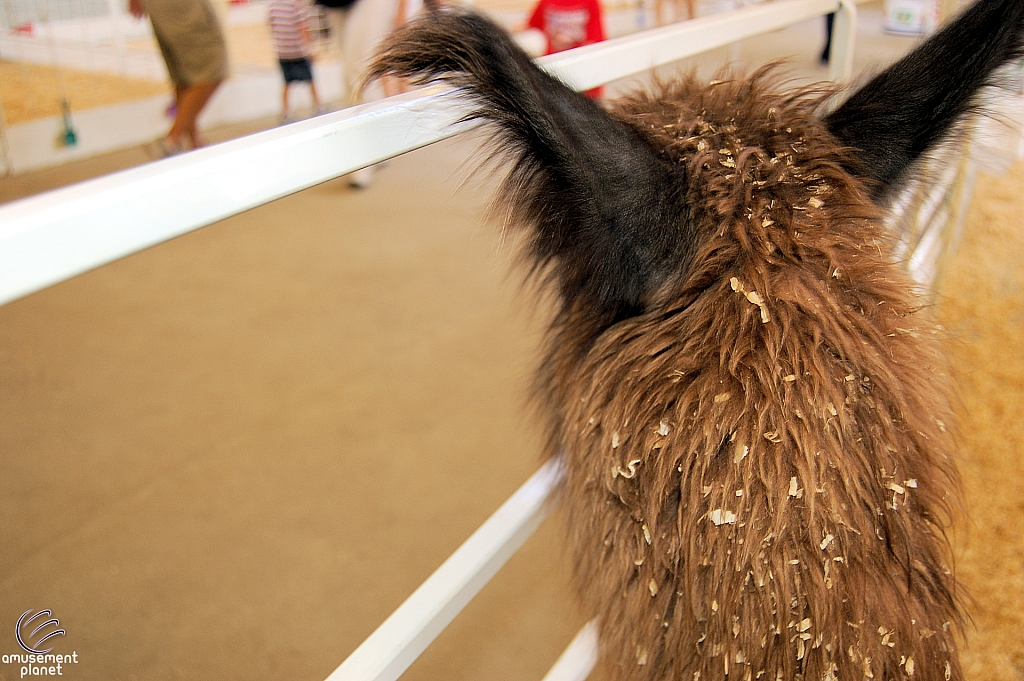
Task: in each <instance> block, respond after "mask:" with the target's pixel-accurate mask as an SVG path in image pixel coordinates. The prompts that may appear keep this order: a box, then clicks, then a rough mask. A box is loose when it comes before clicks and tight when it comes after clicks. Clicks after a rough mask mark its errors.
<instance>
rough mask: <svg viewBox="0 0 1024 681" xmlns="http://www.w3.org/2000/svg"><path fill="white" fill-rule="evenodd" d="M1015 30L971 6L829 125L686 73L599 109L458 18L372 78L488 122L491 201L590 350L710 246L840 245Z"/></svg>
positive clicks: (991, 4)
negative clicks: (501, 165) (498, 174)
mask: <svg viewBox="0 0 1024 681" xmlns="http://www.w3.org/2000/svg"><path fill="white" fill-rule="evenodd" d="M1022 28H1024V3H1021V2H1019V1H1018V0H981V2H979V3H977V4H976V5H975V6H973V7H972V8H971V9H969V10H968V11H967V12H966V13H965V14H964V15H963V16H961V17H960V18H959V20H957V21H956V22H954V23H952V24H951V25H949V26H948V27H947V28H946V29H944V30H943V31H942V32H940V33H939V34H937V35H936V36H935V37H933V38H932V39H931V40H929V41H928V42H927V43H925V44H924V45H923V46H922V47H920V48H919V49H917V50H916V51H914V52H913V53H912V54H910V55H909V56H907V57H906V58H904V59H903V60H902V61H900V62H898V63H897V64H896V65H894V66H892V67H891V68H889V69H888V70H886V71H885V72H883V73H882V74H880V75H879V76H878V77H876V78H875V79H874V80H872V81H871V82H870V83H868V84H867V85H866V86H865V87H863V88H862V89H860V90H859V91H857V92H856V93H854V94H853V95H852V96H850V97H848V98H847V99H846V101H845V103H844V104H842V105H841V106H840V107H839V108H838V109H836V110H835V111H833V112H832V113H828V114H826V113H825V111H824V107H823V102H824V96H823V94H822V92H821V91H820V90H819V91H814V90H806V89H805V90H798V91H790V92H785V91H783V92H780V88H779V83H778V79H777V78H774V77H773V76H772V74H771V70H770V69H768V70H762V71H759V72H758V73H756V74H755V75H754V76H752V77H750V78H745V79H740V80H735V79H723V82H712V83H709V84H698V83H697V82H696V81H695V80H694V79H693V78H692V77H691V78H685V79H683V80H681V81H678V82H675V83H670V84H668V85H666V86H664V87H662V88H661V89H660V91H657V92H654V93H648V94H643V93H641V94H637V95H634V96H632V97H629V98H626V99H624V100H622V101H620V102H617V103H615V104H613V105H612V106H611V107H610V110H605V109H603V108H602V107H601V106H599V105H597V104H595V103H594V102H592V101H591V100H589V99H588V98H586V97H584V96H582V95H580V94H578V93H576V92H573V91H572V90H570V89H569V88H568V87H566V86H565V85H563V84H562V83H561V82H559V81H557V80H556V79H554V78H552V77H550V76H548V75H547V74H545V73H544V72H543V71H541V70H540V69H538V68H537V67H536V66H534V64H533V63H532V62H531V60H530V59H529V58H528V57H527V56H526V55H525V54H524V53H523V52H522V51H521V50H520V49H518V47H517V46H516V45H515V43H514V42H513V41H512V40H511V39H510V38H509V37H508V36H507V35H506V34H505V33H504V32H503V31H502V30H501V29H500V28H498V27H497V26H495V25H494V24H493V23H492V22H490V21H489V20H487V19H486V18H484V17H482V16H480V15H478V14H476V13H473V12H471V11H468V10H463V9H458V8H443V9H441V10H440V11H436V12H431V13H428V14H426V15H425V16H423V17H421V18H419V19H417V20H416V21H414V22H412V23H411V24H410V25H408V26H406V27H405V28H403V29H401V30H399V31H398V32H396V33H395V34H393V36H392V37H391V38H390V39H389V40H388V42H387V43H386V45H385V47H384V48H383V50H382V52H381V54H380V56H379V57H378V58H377V60H376V62H375V63H374V64H373V66H372V69H371V75H372V76H381V75H384V74H388V73H392V74H396V75H399V76H403V77H406V78H411V79H413V80H414V81H416V82H420V83H425V82H429V81H434V80H442V81H446V82H448V83H450V84H452V85H454V86H455V87H457V88H459V89H460V90H461V91H462V93H463V94H464V95H465V96H466V97H468V98H469V99H470V100H471V101H472V102H473V103H474V104H475V105H476V106H477V108H476V110H475V113H474V114H473V115H472V116H471V117H472V118H479V119H483V120H486V121H489V122H491V123H493V124H495V125H496V129H497V131H498V132H499V139H498V147H499V149H500V151H502V152H504V153H506V154H507V156H508V157H509V158H511V160H512V170H511V172H510V174H509V177H508V179H507V181H506V182H505V184H504V187H503V191H502V197H501V199H502V201H503V203H504V205H505V206H506V207H507V208H508V213H509V214H510V215H511V216H512V218H513V221H514V222H516V223H518V224H520V225H524V226H526V228H527V229H528V230H529V235H530V237H529V239H530V251H529V252H530V254H531V255H532V256H533V258H532V262H533V265H534V267H535V269H536V271H540V272H543V273H545V274H546V275H548V276H550V278H551V281H552V283H553V284H554V285H555V287H556V288H557V290H558V291H559V293H560V295H561V299H562V305H563V307H562V312H563V315H568V316H570V317H574V318H576V320H577V321H576V322H574V323H573V324H571V325H570V326H572V328H573V333H575V334H579V336H580V338H581V340H582V341H583V342H585V343H586V342H589V339H592V338H594V337H596V335H599V334H600V333H601V332H602V331H603V330H604V329H607V328H609V327H610V326H611V325H613V324H615V323H616V322H618V321H620V320H622V319H625V318H629V317H632V316H636V315H639V314H642V313H644V312H645V311H646V310H649V309H651V307H652V306H653V305H656V304H657V303H658V301H660V300H663V299H664V296H663V294H664V292H665V291H666V290H671V291H672V294H671V296H672V297H673V298H674V299H676V300H678V297H679V292H680V290H681V289H682V288H692V289H694V290H699V288H700V286H701V285H702V284H704V283H706V282H707V277H708V276H713V273H714V267H715V262H716V260H719V259H728V258H734V257H735V256H736V254H735V253H722V252H720V251H716V250H715V249H716V246H714V245H713V244H712V243H711V240H710V237H711V236H712V235H713V234H715V233H721V232H722V231H723V230H733V231H734V232H735V236H736V237H737V238H738V241H739V242H740V245H741V246H742V245H743V243H744V242H745V243H747V245H748V246H749V247H750V248H751V249H753V250H755V251H757V250H760V251H762V252H764V253H765V255H766V256H768V257H779V258H799V257H800V254H799V253H798V251H799V243H798V239H797V238H796V237H795V235H797V234H799V233H807V232H810V231H814V230H818V231H822V230H831V231H832V232H833V233H834V235H835V238H836V239H842V238H843V237H842V233H843V229H842V225H841V223H842V222H843V220H845V219H848V218H850V219H862V218H865V217H868V218H870V217H871V216H872V215H873V216H875V217H877V216H878V215H879V212H880V210H881V209H880V208H879V207H878V204H881V203H883V202H884V201H885V200H886V199H887V198H888V197H890V196H891V194H892V192H893V190H894V189H895V188H897V187H898V186H899V185H900V184H901V182H902V181H903V180H904V179H905V178H906V177H907V175H908V173H909V172H910V171H911V169H912V168H913V166H914V164H915V162H916V161H917V160H918V159H919V158H920V157H921V155H922V154H925V153H927V151H928V150H929V149H932V148H933V147H935V146H936V144H938V143H939V142H940V141H941V140H942V138H943V137H944V136H945V135H947V134H948V133H949V132H950V131H951V130H952V129H953V128H954V127H955V126H956V124H957V122H958V121H959V120H960V119H961V118H962V117H963V115H964V114H965V113H966V112H967V111H968V110H969V109H970V107H971V106H972V105H973V104H974V102H975V101H976V99H975V98H976V95H977V93H978V91H979V90H980V89H981V88H982V87H983V86H984V85H985V84H986V83H988V82H989V81H990V79H991V77H992V73H993V71H994V70H995V69H997V68H998V67H999V66H1001V65H1003V64H1005V63H1006V62H1008V61H1010V60H1012V59H1015V58H1017V57H1019V56H1020V55H1021V53H1022V50H1021V33H1022ZM772 252H774V253H775V256H771V253H772ZM581 319H586V320H589V323H588V324H583V325H582V326H586V327H588V328H587V329H586V330H585V331H583V330H581V323H580V321H579V320H581Z"/></svg>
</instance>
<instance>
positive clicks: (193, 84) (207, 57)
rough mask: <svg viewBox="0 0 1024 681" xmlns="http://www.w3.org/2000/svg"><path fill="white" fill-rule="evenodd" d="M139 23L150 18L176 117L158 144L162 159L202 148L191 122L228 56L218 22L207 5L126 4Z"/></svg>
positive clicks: (134, 0)
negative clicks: (175, 100)
mask: <svg viewBox="0 0 1024 681" xmlns="http://www.w3.org/2000/svg"><path fill="white" fill-rule="evenodd" d="M128 8H129V10H130V11H131V13H132V15H133V16H135V17H136V18H138V19H141V18H142V17H144V16H146V15H147V14H148V15H149V21H150V23H151V24H152V25H153V33H154V35H155V36H156V40H157V43H159V45H160V52H161V54H163V58H164V63H165V64H166V65H167V73H168V75H169V76H170V78H171V82H172V83H174V89H175V95H176V98H177V112H176V114H175V116H174V123H173V124H172V125H171V129H170V131H169V132H168V133H167V136H166V137H164V138H163V139H161V140H158V141H157V143H156V144H157V146H158V148H159V151H160V153H161V154H162V155H164V156H172V155H174V154H179V153H181V152H182V151H185V150H186V149H189V148H192V149H195V148H197V147H201V146H203V142H202V140H200V138H199V135H198V133H197V131H196V119H197V118H198V117H199V113H200V112H201V111H202V110H203V107H204V106H206V103H207V102H208V101H209V100H210V97H212V96H213V93H214V91H216V89H217V87H218V86H219V85H220V84H221V83H222V82H223V81H224V79H225V78H227V75H228V57H227V47H226V45H225V42H224V33H223V31H222V30H221V27H220V21H218V19H217V15H216V13H215V12H214V10H213V7H211V6H210V2H209V0H129V3H128Z"/></svg>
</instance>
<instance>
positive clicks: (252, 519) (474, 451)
mask: <svg viewBox="0 0 1024 681" xmlns="http://www.w3.org/2000/svg"><path fill="white" fill-rule="evenodd" d="M871 7H872V6H868V10H869V11H867V12H863V14H864V15H865V16H866V19H865V21H870V20H871V17H872V16H874V15H872V14H871V12H870V8H871ZM820 33H821V29H820V25H819V23H818V22H816V23H815V24H813V25H811V24H808V25H804V26H803V27H795V28H793V29H789V30H787V31H783V32H779V33H777V34H773V35H771V36H765V37H763V38H761V39H758V41H749V42H748V43H747V44H745V45H743V46H742V47H741V48H740V50H739V58H740V60H741V62H743V63H746V64H758V63H762V62H763V61H767V60H769V59H773V58H776V57H779V56H785V55H788V54H797V55H798V60H800V61H799V63H798V64H797V67H796V68H797V69H798V70H800V69H802V70H803V72H804V73H807V74H809V75H810V76H811V77H813V75H814V73H815V69H817V68H818V67H817V66H816V65H814V55H815V51H816V50H817V49H818V48H819V41H820ZM912 42H913V41H912V40H909V39H906V38H890V37H884V36H877V35H869V36H868V37H867V38H866V39H864V40H862V41H861V43H862V44H861V49H860V50H859V55H860V56H859V58H858V64H859V65H860V66H861V67H865V66H867V65H868V64H876V65H877V64H881V63H883V62H884V61H887V60H889V59H892V58H893V57H894V56H896V55H898V54H899V53H901V52H902V51H903V50H904V49H906V48H907V47H908V46H909V45H910V44H912ZM799 55H802V56H799ZM729 56H736V53H735V52H730V51H723V52H721V53H716V54H714V55H710V56H708V57H706V58H704V59H702V60H697V62H698V63H699V66H700V67H701V68H702V70H704V69H707V70H713V69H714V68H715V67H716V65H717V64H720V63H721V61H722V60H723V59H724V58H727V57H729ZM822 73H823V72H822ZM263 123H265V122H263ZM260 125H261V122H256V123H254V124H252V126H248V127H246V126H243V127H241V128H234V129H230V130H221V131H217V134H219V135H220V136H221V137H229V136H234V135H237V134H242V133H244V132H246V131H248V129H250V128H251V129H256V128H258V127H260ZM474 149H475V144H474V142H473V140H470V139H459V140H454V141H449V142H446V143H443V144H439V145H435V146H433V147H430V148H427V149H423V150H420V151H418V152H414V153H412V154H409V155H406V156H403V157H401V158H398V159H395V160H393V161H391V162H390V164H389V165H388V167H387V168H385V169H384V170H383V171H382V172H381V173H379V175H378V179H377V182H376V184H375V185H374V186H373V187H372V188H371V189H369V190H367V191H364V192H356V191H354V190H351V189H350V188H348V186H347V185H346V183H345V181H344V180H335V181H332V182H328V183H325V184H323V185H321V186H318V187H315V188H312V189H310V190H307V191H304V192H301V193H299V194H296V195H294V196H291V197H288V198H286V199H282V200H279V201H276V202H274V203H271V204H268V205H266V206H263V207H261V208H259V209H256V210H253V211H249V212H248V213H245V214H242V215H239V216H236V217H234V218H231V219H229V220H225V221H223V222H221V223H218V224H216V225H213V226H211V227H208V228H205V229H203V230H200V231H198V232H195V233H193V234H190V235H187V236H184V237H181V238H179V239H175V240H173V241H171V242H168V243H166V244H163V245H161V246H158V247H156V248H153V249H150V250H147V251H145V252H142V253H139V254H137V255H134V256H131V257H128V258H125V259H123V260H121V261H118V262H116V263H113V264H111V265H108V266H106V267H103V268H101V269H99V270H96V271H94V272H90V273H88V274H85V275H82V276H80V277H77V278H75V279H73V280H71V281H68V282H65V283H63V284H60V285H58V286H54V287H52V288H50V289H47V290H45V291H42V292H40V293H37V294H35V295H32V296H29V297H27V298H25V299H22V300H19V301H16V302H14V303H11V304H8V305H6V306H4V307H0V423H2V424H3V427H2V428H0V547H2V550H0V632H3V631H5V630H6V631H8V632H11V629H13V627H14V623H15V622H16V621H17V619H18V617H19V616H20V615H21V613H23V612H24V611H26V610H28V609H33V610H38V609H41V608H49V609H51V610H52V611H53V614H54V616H56V617H58V618H59V619H60V622H61V625H62V627H63V628H64V629H65V630H66V631H67V634H66V636H64V637H63V638H61V639H57V640H56V642H55V650H54V652H59V653H70V652H71V651H76V652H77V653H78V659H79V662H78V664H77V665H74V667H73V669H70V670H69V669H67V668H66V669H65V672H66V674H65V675H66V676H68V677H71V678H80V679H177V678H185V679H285V678H287V679H306V680H309V681H317V680H319V679H322V678H324V677H326V676H327V674H329V673H330V671H331V670H332V669H334V667H335V666H336V665H337V664H339V663H340V662H341V661H342V660H343V659H344V658H345V657H346V656H347V655H348V653H350V652H351V651H352V650H353V649H354V648H355V647H356V646H357V645H358V644H359V643H360V642H361V641H362V640H363V638H365V637H366V636H367V635H368V634H369V633H370V632H371V631H372V630H373V629H374V628H375V627H376V626H377V625H378V624H379V623H380V622H381V621H382V620H383V619H384V618H385V617H386V616H387V615H388V614H389V613H390V612H391V611H392V610H393V609H394V608H395V607H396V606H397V605H398V604H399V603H400V602H401V601H402V600H403V599H404V598H405V597H406V596H407V595H408V594H409V593H411V592H412V590H413V589H415V587H416V586H418V585H419V583H420V582H422V580H423V579H424V578H426V577H427V576H428V575H429V574H430V572H431V571H433V570H434V569H435V568H436V567H437V566H438V565H439V564H440V563H441V561H443V560H444V558H445V557H447V556H448V555H449V554H450V553H451V552H452V551H453V550H454V549H455V548H456V547H457V546H458V545H459V544H460V543H461V542H462V541H463V540H464V539H465V538H466V537H467V536H468V535H469V534H470V533H471V532H472V531H473V530H474V529H475V528H476V527H477V526H478V525H479V524H480V523H481V522H482V521H483V520H484V519H485V518H486V517H487V516H488V515H489V514H490V513H491V512H492V511H493V510H494V509H495V508H497V506H498V505H499V504H500V503H501V502H502V501H503V500H504V499H505V498H507V497H508V495H509V494H511V492H512V491H514V490H515V489H516V488H517V487H518V486H519V485H520V484H521V483H522V482H523V481H524V480H525V479H526V478H527V477H528V476H529V475H530V474H531V473H532V471H533V470H534V469H535V468H536V466H537V452H538V450H539V446H538V432H537V428H536V426H535V425H534V420H533V419H532V417H531V415H530V412H529V409H528V408H527V407H526V406H525V405H526V401H527V389H528V382H529V380H530V371H531V367H532V365H533V363H534V360H535V357H536V348H537V346H538V342H539V335H540V330H541V328H542V327H543V322H544V318H545V314H546V312H545V308H544V306H543V305H541V306H539V307H537V306H536V305H535V303H534V299H533V298H532V297H531V296H529V295H520V289H519V287H518V285H517V281H518V280H517V278H516V276H515V275H514V274H509V272H510V260H511V253H510V248H509V247H508V246H507V245H503V244H502V243H501V240H500V236H499V235H498V233H497V230H496V229H495V228H494V227H493V225H488V224H486V223H485V222H484V221H483V220H482V217H481V216H482V213H483V210H484V207H485V206H486V204H487V201H488V199H489V197H490V194H491V189H492V186H491V184H490V181H489V180H487V179H485V178H482V177H480V176H479V175H478V176H473V177H470V176H471V175H472V170H473V168H475V167H476V166H475V165H474V164H473V163H472V162H470V163H468V164H467V163H466V159H467V157H468V156H470V155H471V154H472V152H473V150H474ZM144 160H145V159H144V156H143V154H142V152H141V151H140V150H129V151H125V152H119V153H117V154H111V155H108V156H105V157H100V158H97V159H93V160H90V161H87V162H80V163H76V164H71V165H69V166H66V167H63V168H60V169H54V170H49V171H45V172H41V173H32V174H29V175H23V176H19V177H15V178H8V179H5V180H0V201H4V200H11V199H14V198H17V197H20V196H25V195H28V194H32V193H36V192H39V191H43V190H45V189H49V188H53V187H57V186H61V185H63V184H67V183H70V182H73V181H78V180H81V179H85V178H86V177H91V176H94V175H97V174H102V173H105V172H110V171H113V170H115V169H119V168H122V167H128V166H131V165H134V164H137V163H141V162H144ZM467 178H469V179H467ZM1019 340H1020V339H1017V341H1019ZM1004 342H1006V341H1005V340H1004ZM1009 342H1014V341H1013V340H1011V341H1009ZM1014 380H1016V381H1018V382H1017V385H1016V386H1015V387H1016V388H1019V379H1014ZM1022 477H1024V476H1022ZM1011 527H1012V526H1011ZM1010 532H1011V537H1012V529H1011V530H1010ZM1020 570H1021V571H1022V572H1024V563H1021V566H1020ZM1006 583H1007V584H1015V583H1016V582H1012V581H1008V582H1006ZM5 622H6V623H8V624H3V623H5ZM580 624H581V622H580V619H579V617H578V615H577V614H576V613H575V611H574V608H573V605H572V600H571V598H570V596H569V589H568V585H567V574H566V563H565V561H564V559H563V556H562V553H561V549H560V547H559V541H558V532H557V524H556V523H551V522H549V523H547V524H546V525H545V526H544V527H542V528H541V530H540V531H539V532H538V534H537V535H535V536H534V537H533V538H532V539H531V540H530V541H529V542H528V543H527V545H526V546H525V548H524V549H523V550H522V551H520V553H518V554H517V555H516V556H515V557H514V558H513V559H512V561H511V562H510V563H509V565H508V566H507V567H506V568H505V569H504V570H502V572H500V573H499V575H498V576H497V577H496V578H495V580H494V581H493V582H492V583H491V584H489V585H488V586H487V587H486V588H485V589H484V591H483V593H482V594H481V595H480V596H479V597H478V598H477V599H476V600H475V601H474V602H473V603H472V604H471V605H470V606H469V607H468V608H467V610H466V611H465V612H464V613H463V614H462V615H461V616H460V617H459V618H458V619H457V620H456V622H455V623H454V624H453V626H452V627H451V628H449V629H448V630H447V631H446V632H445V633H444V634H442V636H441V638H440V639H439V640H438V641H437V643H436V644H435V645H434V646H432V647H431V648H430V649H429V650H428V651H427V653H426V654H425V655H424V656H423V657H422V658H421V659H420V660H419V661H418V662H417V663H416V664H415V665H414V666H413V667H412V669H411V670H410V671H409V673H408V674H407V675H406V677H404V678H407V679H424V680H426V679H453V680H454V679H487V680H488V681H491V680H494V681H500V680H504V679H509V680H513V679H515V680H520V679H522V680H524V681H526V680H528V679H539V678H541V677H542V676H543V673H544V671H545V670H546V669H547V668H548V667H549V666H550V664H551V663H552V662H553V660H554V659H555V658H556V657H557V655H558V654H559V652H560V651H561V650H562V648H563V647H564V646H565V645H566V643H567V642H568V641H569V639H570V638H571V637H572V635H573V634H574V633H575V631H576V629H577V628H578V627H579V625H580ZM1007 626H1009V625H1007ZM5 627H9V628H6V629H5ZM1016 631H1018V632H1019V631H1020V629H1019V627H1017V629H1016ZM11 633H13V632H11ZM1016 640H1017V641H1018V642H1019V640H1020V639H1016ZM1010 641H1011V646H1010V648H1009V649H1008V650H1006V651H1005V654H1006V663H1005V665H1004V669H1005V670H1008V671H1005V673H998V674H992V675H985V676H983V675H981V673H980V672H979V675H978V676H976V677H975V678H978V679H981V678H986V679H1000V680H1002V679H1013V678H1018V679H1019V678H1020V676H1017V677H1014V676H1013V674H1014V673H1017V674H1021V673H1024V672H1022V671H1021V670H1022V669H1024V664H1020V665H1019V666H1016V667H1015V666H1014V665H1018V662H1019V661H1020V660H1021V658H1020V654H1021V653H1020V651H1021V650H1024V645H1021V646H1019V648H1017V649H1014V648H1013V646H1012V644H1013V641H1014V639H1013V638H1012V632H1011V638H1010ZM1003 648H1004V649H1006V648H1007V646H1006V645H1005V644H1003ZM15 652H18V646H17V643H16V641H15V639H14V636H13V635H11V634H10V633H9V634H3V633H0V655H2V654H8V653H15ZM979 664H982V663H979ZM980 669H981V670H982V672H987V671H988V670H989V669H990V667H989V666H987V665H984V664H982V666H981V667H980ZM1014 669H1016V670H1017V671H1016V672H1014ZM18 674H19V667H18V665H14V664H11V665H6V664H0V681H4V680H9V679H15V678H18Z"/></svg>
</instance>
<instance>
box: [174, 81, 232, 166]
mask: <svg viewBox="0 0 1024 681" xmlns="http://www.w3.org/2000/svg"><path fill="white" fill-rule="evenodd" d="M219 85H220V81H218V82H216V83H196V84H195V85H186V86H184V87H180V88H178V113H177V115H176V116H175V117H174V125H172V126H171V130H170V132H168V133H167V146H169V147H171V148H175V149H177V148H181V144H182V142H184V141H185V139H186V138H187V139H188V140H189V141H190V142H191V143H192V147H193V148H199V147H201V146H203V143H202V142H201V141H200V140H199V137H198V134H197V132H196V119H197V118H199V112H200V111H202V110H203V107H204V106H206V103H207V102H208V101H210V97H212V96H213V93H214V92H215V91H216V90H217V87H218V86H219Z"/></svg>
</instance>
